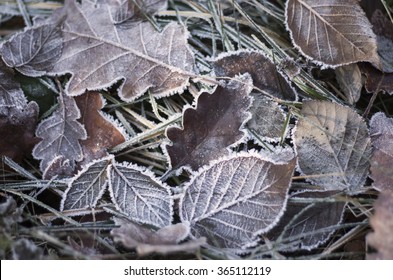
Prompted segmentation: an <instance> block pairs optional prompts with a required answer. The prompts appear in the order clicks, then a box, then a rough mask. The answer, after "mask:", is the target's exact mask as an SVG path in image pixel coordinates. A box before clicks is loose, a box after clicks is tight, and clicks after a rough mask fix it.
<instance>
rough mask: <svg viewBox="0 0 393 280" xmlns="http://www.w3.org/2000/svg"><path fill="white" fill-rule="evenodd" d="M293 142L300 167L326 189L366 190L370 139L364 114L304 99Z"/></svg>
mask: <svg viewBox="0 0 393 280" xmlns="http://www.w3.org/2000/svg"><path fill="white" fill-rule="evenodd" d="M301 115H302V118H301V119H299V121H298V123H297V124H296V130H295V133H294V144H295V147H296V150H297V154H298V164H299V169H300V171H301V172H302V173H303V174H304V175H307V176H309V177H307V180H309V181H311V182H312V183H313V184H316V185H319V186H321V187H323V188H324V189H325V190H343V191H345V192H347V193H348V194H355V193H360V192H362V191H364V188H363V186H364V183H365V181H366V178H367V176H368V172H369V167H370V157H371V139H370V136H369V132H368V128H367V125H366V123H365V121H364V120H363V118H362V117H361V116H359V115H358V114H357V113H356V112H355V111H354V110H353V109H351V108H348V107H344V106H342V105H339V104H336V103H333V102H329V101H305V102H303V108H302V111H301Z"/></svg>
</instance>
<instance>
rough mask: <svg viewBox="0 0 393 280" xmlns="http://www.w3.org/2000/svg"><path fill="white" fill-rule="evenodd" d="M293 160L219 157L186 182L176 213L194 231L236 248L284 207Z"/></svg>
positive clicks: (273, 221) (249, 240)
mask: <svg viewBox="0 0 393 280" xmlns="http://www.w3.org/2000/svg"><path fill="white" fill-rule="evenodd" d="M295 163H296V160H295V159H292V160H291V161H290V162H289V163H286V164H274V163H272V162H269V161H265V160H264V159H263V158H261V157H260V156H259V155H258V154H256V153H249V154H246V153H243V154H239V155H237V156H232V157H228V158H224V159H222V160H219V161H216V162H214V163H212V164H210V165H209V166H207V167H205V168H203V169H200V170H199V171H198V172H197V173H195V174H194V175H193V177H192V178H191V181H190V182H189V183H188V184H186V186H185V188H186V191H185V194H184V196H183V197H182V198H181V200H180V219H181V221H182V222H186V221H188V222H190V226H191V234H192V235H193V236H194V237H197V238H198V237H201V236H205V237H207V238H208V243H210V244H213V245H217V246H219V247H224V248H240V247H244V246H246V245H247V244H250V243H252V242H253V241H255V238H256V236H257V235H258V234H261V233H264V232H266V231H268V230H269V229H271V228H272V227H273V226H274V225H276V224H277V222H278V220H279V219H280V217H281V215H282V214H283V212H284V209H285V205H286V200H287V192H288V188H289V185H290V182H291V178H292V174H293V170H294V168H295Z"/></svg>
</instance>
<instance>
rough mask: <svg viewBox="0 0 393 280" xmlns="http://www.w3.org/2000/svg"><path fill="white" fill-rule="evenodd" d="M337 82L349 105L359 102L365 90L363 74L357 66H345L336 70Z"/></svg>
mask: <svg viewBox="0 0 393 280" xmlns="http://www.w3.org/2000/svg"><path fill="white" fill-rule="evenodd" d="M335 72H336V80H337V82H338V84H339V85H340V87H341V90H342V91H343V92H344V94H345V97H346V98H347V100H348V103H349V104H352V105H353V104H355V103H356V102H358V101H359V98H360V94H361V92H362V88H363V79H362V72H360V69H359V66H358V65H357V64H350V65H343V66H340V67H337V68H336V69H335Z"/></svg>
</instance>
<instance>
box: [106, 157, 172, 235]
mask: <svg viewBox="0 0 393 280" xmlns="http://www.w3.org/2000/svg"><path fill="white" fill-rule="evenodd" d="M108 179H109V191H110V194H111V197H112V201H113V203H114V204H115V206H116V208H117V209H118V210H119V211H121V212H122V213H124V214H126V215H127V216H128V217H129V218H130V219H131V220H133V221H136V222H139V223H146V224H150V225H154V226H157V227H160V228H161V227H164V226H168V225H170V224H171V221H172V215H173V209H172V206H173V198H172V196H171V192H170V189H169V186H167V185H166V184H164V183H162V182H160V181H159V180H158V179H157V178H155V176H154V174H153V172H151V171H148V170H144V169H142V168H141V167H138V166H136V165H132V164H119V163H117V162H115V161H113V162H112V164H111V165H110V166H109V168H108Z"/></svg>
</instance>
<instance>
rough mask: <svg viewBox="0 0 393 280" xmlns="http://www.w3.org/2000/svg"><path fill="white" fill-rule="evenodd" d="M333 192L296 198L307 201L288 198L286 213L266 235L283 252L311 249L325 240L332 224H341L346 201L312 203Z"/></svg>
mask: <svg viewBox="0 0 393 280" xmlns="http://www.w3.org/2000/svg"><path fill="white" fill-rule="evenodd" d="M332 195H334V192H303V193H300V194H296V195H295V196H294V198H306V199H308V201H305V202H303V201H302V200H301V199H300V200H294V201H291V200H290V201H289V202H288V206H287V209H286V210H285V213H284V216H283V217H282V218H281V220H280V222H279V223H278V225H277V226H276V227H274V228H273V229H272V230H271V231H269V232H268V234H267V237H268V238H269V239H270V240H271V241H272V242H273V241H275V242H276V243H275V245H274V246H275V248H278V250H280V251H284V252H292V251H297V250H302V249H305V250H312V249H314V248H317V247H318V246H319V245H321V244H323V243H325V242H326V241H327V240H328V239H329V238H330V237H331V235H332V234H333V232H334V230H332V229H331V228H329V227H333V226H335V225H338V224H339V223H340V222H341V220H342V217H343V213H344V207H345V202H340V201H337V202H335V201H333V202H332V201H329V202H322V201H316V202H310V200H312V199H313V198H317V199H322V198H327V197H330V196H332Z"/></svg>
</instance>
